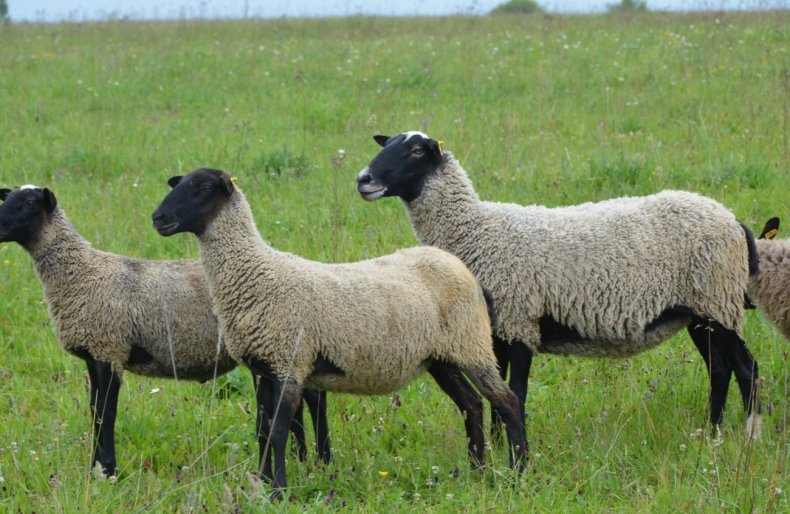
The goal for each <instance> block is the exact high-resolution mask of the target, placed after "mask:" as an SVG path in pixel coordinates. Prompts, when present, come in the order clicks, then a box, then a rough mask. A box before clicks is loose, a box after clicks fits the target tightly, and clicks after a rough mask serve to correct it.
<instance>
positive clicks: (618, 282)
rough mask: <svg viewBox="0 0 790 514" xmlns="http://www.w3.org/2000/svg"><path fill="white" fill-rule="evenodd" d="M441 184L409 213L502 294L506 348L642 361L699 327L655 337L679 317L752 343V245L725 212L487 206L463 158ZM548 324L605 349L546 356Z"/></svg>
mask: <svg viewBox="0 0 790 514" xmlns="http://www.w3.org/2000/svg"><path fill="white" fill-rule="evenodd" d="M436 173H437V177H436V178H434V179H432V180H428V181H426V184H425V186H424V189H423V192H422V194H421V196H420V197H419V198H417V199H416V200H414V201H412V202H411V203H410V204H408V207H409V213H410V216H411V221H412V225H413V227H414V230H415V233H416V234H417V235H418V237H419V238H420V241H421V242H422V243H423V244H431V245H436V246H439V247H440V248H443V249H445V250H448V251H450V252H452V253H454V254H455V255H458V256H459V257H460V258H461V260H463V261H464V262H465V263H466V264H467V266H469V268H470V269H471V270H472V272H473V273H474V274H475V275H476V276H477V278H478V279H479V280H480V283H481V284H482V285H483V287H485V288H487V289H489V290H490V291H491V292H492V294H493V296H494V299H495V304H496V310H497V316H498V321H497V324H496V330H495V331H496V334H497V335H498V336H499V337H501V338H503V339H505V340H508V341H510V340H521V341H523V342H525V343H526V344H527V345H528V346H530V348H531V349H532V350H533V351H534V352H541V351H546V352H552V353H576V354H588V355H630V354H633V353H636V352H639V351H642V350H644V349H646V348H647V347H649V346H652V345H655V344H658V343H659V342H661V341H662V340H664V339H666V338H667V337H669V336H671V335H672V334H673V333H675V332H676V331H677V330H679V329H681V328H682V327H684V326H685V325H686V324H687V323H688V318H678V319H676V320H674V321H673V322H670V323H668V324H665V325H663V326H661V325H659V326H658V328H656V329H655V330H653V329H654V328H655V327H652V326H650V323H651V322H652V321H654V320H656V319H657V318H658V317H659V316H660V315H661V314H662V312H664V311H665V310H666V309H668V308H671V307H676V306H684V307H687V308H688V309H691V310H692V311H693V312H694V313H695V314H697V315H699V316H701V317H707V318H711V319H715V320H717V321H719V322H720V323H721V324H722V325H724V326H725V327H726V328H728V329H732V330H735V331H736V332H738V333H739V334H740V333H741V323H742V314H743V294H744V292H745V290H746V285H747V281H748V255H747V245H746V239H745V235H744V232H743V229H742V227H741V226H740V224H739V223H738V222H737V220H736V219H735V217H734V215H733V214H732V213H731V212H730V211H729V210H727V209H726V208H725V207H723V206H722V205H721V204H719V203H717V202H715V201H713V200H711V199H708V198H705V197H703V196H700V195H697V194H694V193H688V192H681V191H664V192H661V193H659V194H655V195H651V196H644V197H633V198H632V197H623V198H617V199H612V200H608V201H603V202H598V203H585V204H581V205H574V206H568V207H557V208H548V207H543V206H522V205H516V204H506V203H495V202H481V201H479V200H478V198H477V195H476V193H475V192H474V189H473V188H472V185H471V182H470V181H469V179H468V177H467V176H466V173H465V172H464V171H463V169H462V168H461V167H460V165H459V164H458V162H457V161H456V160H455V159H454V158H453V157H452V155H451V154H449V153H448V154H447V157H446V159H445V162H444V164H443V165H442V166H441V167H440V168H439V169H438V170H437V172H436ZM437 198H439V200H437ZM436 204H440V205H441V208H440V209H437V208H436V207H435V205H436ZM546 315H548V316H551V317H552V318H553V319H554V320H555V321H556V322H558V323H561V324H562V325H565V326H567V327H570V328H573V329H574V330H576V331H577V332H578V333H579V334H580V335H581V337H582V338H583V339H585V340H588V341H595V344H589V343H585V342H584V341H582V342H580V343H578V344H577V343H569V344H567V345H562V344H559V345H552V346H551V347H547V346H543V345H541V343H540V329H539V325H538V321H539V319H540V318H541V317H542V316H546Z"/></svg>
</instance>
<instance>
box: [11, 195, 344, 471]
mask: <svg viewBox="0 0 790 514" xmlns="http://www.w3.org/2000/svg"><path fill="white" fill-rule="evenodd" d="M0 200H3V201H4V203H3V204H2V205H0V242H17V243H19V244H20V245H21V246H22V247H24V249H25V250H27V252H28V253H29V254H30V256H31V257H32V258H33V261H34V263H35V267H36V272H37V273H38V276H39V278H40V279H41V282H42V283H43V285H44V294H45V295H46V299H47V303H48V305H49V313H50V316H51V317H52V322H53V327H54V331H55V335H56V336H57V338H58V341H60V344H61V346H63V348H64V349H65V350H66V351H67V352H69V353H71V354H72V355H75V356H77V357H79V358H81V359H83V360H84V361H85V363H86V364H87V367H88V376H89V378H90V405H91V412H92V417H93V429H94V435H95V444H96V447H95V449H94V454H93V462H94V463H99V464H100V465H101V467H102V471H103V472H104V473H105V474H107V475H108V476H112V475H115V472H116V460H115V443H114V425H115V418H116V413H117V405H118V392H119V390H120V386H121V374H122V371H123V370H124V369H128V370H129V371H131V372H132V373H136V374H139V375H147V376H153V377H167V378H181V379H190V380H199V381H207V380H211V379H212V378H214V377H216V376H219V375H221V374H223V373H226V372H228V371H230V370H231V369H233V368H235V367H236V363H235V361H234V360H233V359H231V358H230V357H229V356H228V354H227V352H226V351H225V347H224V345H223V344H221V343H220V339H219V336H218V323H217V320H216V317H215V316H214V315H213V313H212V304H211V297H210V296H209V291H208V283H207V281H206V277H205V273H204V272H203V267H202V266H201V264H200V261H198V260H184V261H149V260H142V259H133V258H130V257H124V256H121V255H114V254H111V253H106V252H101V251H98V250H95V249H93V248H92V247H91V245H90V244H89V243H88V242H87V241H85V240H84V239H83V238H82V237H81V236H80V235H79V234H78V233H77V231H76V230H75V229H74V227H73V226H72V225H71V223H69V221H68V219H66V215H65V214H64V213H63V211H62V210H61V209H60V208H59V207H58V206H57V200H56V198H55V195H54V194H53V193H52V192H51V191H50V190H49V189H46V188H43V189H42V188H38V187H35V186H24V187H21V188H18V189H15V190H13V191H12V190H10V189H0ZM305 399H306V400H307V402H308V406H309V407H310V412H311V414H312V415H313V421H314V428H315V429H316V440H317V441H319V444H318V450H319V454H320V456H321V458H322V459H323V460H324V461H327V460H328V459H329V456H330V455H329V452H330V450H329V439H328V435H327V426H326V397H325V393H321V394H320V395H319V394H318V393H317V392H315V391H308V392H306V393H305ZM296 421H297V422H296V423H294V425H293V427H292V428H293V431H294V436H295V438H296V440H297V444H298V445H299V455H300V457H301V458H304V456H305V455H306V451H307V449H306V445H305V438H304V430H303V429H302V425H301V417H300V415H299V414H297V417H296Z"/></svg>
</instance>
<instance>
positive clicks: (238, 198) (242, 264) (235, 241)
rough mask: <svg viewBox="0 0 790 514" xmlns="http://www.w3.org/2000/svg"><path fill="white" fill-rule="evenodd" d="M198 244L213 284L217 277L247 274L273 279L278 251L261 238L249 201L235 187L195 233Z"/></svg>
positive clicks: (237, 276)
mask: <svg viewBox="0 0 790 514" xmlns="http://www.w3.org/2000/svg"><path fill="white" fill-rule="evenodd" d="M198 246H199V248H200V257H201V260H202V261H203V265H204V267H205V269H206V273H207V276H208V279H209V282H210V283H211V284H212V288H214V287H215V286H216V285H217V284H218V283H219V282H220V281H222V282H227V281H231V282H235V281H236V280H240V279H243V278H244V277H249V276H256V277H258V279H260V278H263V279H264V280H265V278H266V277H269V278H270V279H272V280H274V279H275V273H274V268H275V265H274V262H273V261H274V260H275V259H276V256H277V254H278V252H277V251H276V250H274V249H273V248H272V247H270V246H269V245H268V244H266V242H265V241H264V240H263V238H261V236H260V233H259V232H258V229H257V227H256V225H255V220H254V219H253V217H252V211H251V209H250V206H249V203H248V202H247V200H246V198H245V197H244V194H243V193H242V192H241V191H240V190H238V189H237V190H236V192H235V193H234V194H233V196H232V197H231V199H230V201H229V202H228V203H227V204H226V205H225V206H223V207H222V209H220V211H219V213H218V214H217V215H216V217H215V218H214V219H213V220H212V221H211V223H209V225H208V227H206V230H205V231H204V232H203V233H202V234H201V235H200V236H198Z"/></svg>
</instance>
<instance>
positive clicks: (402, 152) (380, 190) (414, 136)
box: [357, 131, 443, 202]
mask: <svg viewBox="0 0 790 514" xmlns="http://www.w3.org/2000/svg"><path fill="white" fill-rule="evenodd" d="M373 139H374V140H375V141H376V142H377V143H378V144H380V145H381V146H383V147H384V148H383V149H382V150H381V151H380V152H379V153H378V155H376V157H374V158H373V160H372V161H371V162H370V164H369V165H368V167H367V168H365V169H364V170H362V171H360V172H359V174H358V175H357V191H359V194H360V195H362V198H364V199H365V200H367V201H369V202H372V201H373V200H378V199H379V198H381V197H383V196H398V197H400V198H403V199H404V200H406V201H407V202H410V201H412V200H414V199H415V198H417V197H418V196H420V193H421V192H422V188H423V185H424V184H425V180H426V178H428V177H429V176H430V175H431V174H432V173H434V172H435V171H436V169H437V168H438V167H439V165H440V164H441V163H442V157H443V155H442V147H441V144H440V143H439V142H438V141H436V140H434V139H431V138H430V137H428V136H427V135H425V134H423V133H422V132H416V131H411V132H404V133H402V134H398V135H397V136H393V137H387V136H373Z"/></svg>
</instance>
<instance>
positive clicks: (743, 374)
mask: <svg viewBox="0 0 790 514" xmlns="http://www.w3.org/2000/svg"><path fill="white" fill-rule="evenodd" d="M711 325H712V326H713V332H712V334H711V336H712V337H713V340H714V344H715V345H716V347H718V348H719V351H720V352H721V353H722V354H723V355H724V357H725V359H726V360H727V362H728V363H729V365H730V368H731V369H732V371H733V372H734V373H735V380H737V382H738V388H739V389H740V392H741V398H742V399H743V409H744V411H745V413H746V417H747V427H746V430H747V432H748V433H749V435H751V436H753V437H759V435H760V419H759V414H760V398H759V394H758V393H759V391H758V385H757V384H758V381H757V379H758V369H757V361H755V360H754V357H753V356H752V354H751V352H749V349H748V348H746V343H745V342H744V340H743V339H741V338H740V337H739V336H738V334H737V333H736V332H734V331H732V330H727V329H726V328H724V327H723V326H721V325H720V324H719V323H718V322H715V321H714V322H712V323H711ZM755 417H757V418H756V419H755ZM752 423H754V424H755V425H752Z"/></svg>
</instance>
